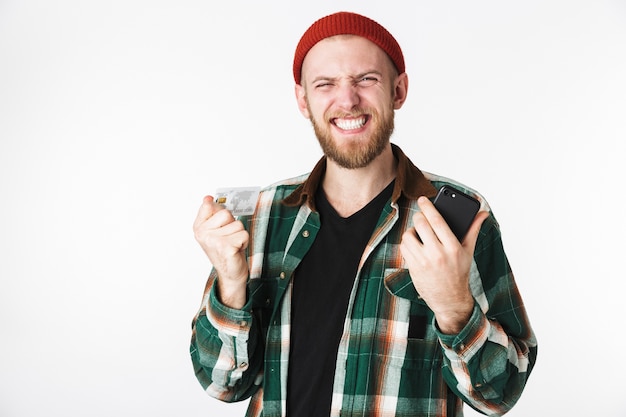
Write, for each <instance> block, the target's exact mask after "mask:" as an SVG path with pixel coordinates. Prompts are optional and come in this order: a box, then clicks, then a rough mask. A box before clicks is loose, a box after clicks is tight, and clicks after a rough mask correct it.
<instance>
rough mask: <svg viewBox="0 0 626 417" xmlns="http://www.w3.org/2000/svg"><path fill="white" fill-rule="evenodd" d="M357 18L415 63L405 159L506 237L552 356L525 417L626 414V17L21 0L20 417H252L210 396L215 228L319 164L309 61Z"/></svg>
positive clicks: (482, 2) (309, 4)
mask: <svg viewBox="0 0 626 417" xmlns="http://www.w3.org/2000/svg"><path fill="white" fill-rule="evenodd" d="M342 9H343V10H351V11H356V12H360V13H364V14H366V15H368V16H370V17H372V18H374V19H375V20H378V21H379V22H381V23H382V24H383V25H385V26H386V27H387V28H388V29H389V30H390V31H391V32H392V33H393V34H394V35H395V36H396V38H397V39H398V40H399V42H400V44H401V45H402V47H403V50H404V54H405V56H406V60H407V71H408V73H409V77H410V88H409V99H408V101H407V103H406V105H405V107H404V108H403V109H401V110H400V111H399V112H398V113H397V123H396V133H395V134H394V137H393V141H394V142H395V143H397V144H398V145H400V146H401V147H402V148H403V149H404V151H405V152H406V153H407V154H408V155H409V156H410V157H411V158H412V159H413V161H414V162H415V163H416V164H417V165H418V166H419V167H421V168H422V169H423V170H426V171H430V172H435V173H438V174H442V175H446V176H449V177H452V178H454V179H457V180H460V181H462V182H464V183H465V184H467V185H469V186H471V187H474V188H477V189H478V190H480V191H481V192H482V193H483V194H484V195H485V196H486V197H487V199H488V200H489V201H490V203H491V205H492V207H493V209H494V211H495V214H496V216H497V218H498V219H499V221H500V223H501V226H502V231H503V235H504V242H505V247H506V249H507V253H508V255H509V258H510V261H511V263H512V266H513V268H514V271H515V273H516V279H517V281H518V284H519V286H520V289H521V291H522V294H523V297H524V299H525V301H526V304H527V308H528V312H529V314H530V318H531V321H532V324H533V326H534V328H535V331H536V333H537V337H538V339H539V358H538V362H537V367H536V369H535V371H534V373H533V375H532V376H531V378H530V381H529V384H528V386H527V389H526V391H525V393H524V395H523V397H522V399H521V400H520V402H519V403H518V405H517V407H516V408H515V409H514V410H513V411H512V412H511V413H510V414H509V415H510V416H513V417H520V416H566V415H567V416H591V415H593V416H625V415H626V398H625V396H624V389H625V388H626V384H625V382H624V375H625V373H626V361H624V359H623V353H622V350H623V348H624V342H626V337H625V336H624V318H625V317H626V314H625V313H626V309H625V307H624V305H625V304H626V303H625V302H624V297H623V290H622V288H623V285H622V284H623V281H624V278H625V274H624V269H623V265H624V262H623V259H624V255H623V252H624V244H623V239H624V235H625V234H626V228H625V224H624V198H623V193H624V187H623V183H624V179H625V178H626V176H625V174H626V172H625V169H624V162H623V159H624V156H625V152H624V145H623V143H624V140H625V139H626V2H624V1H617V0H614V1H610V0H588V1H581V0H526V1H524V2H512V1H502V0H492V1H487V0H476V1H465V0H451V1H435V0H429V1H414V2H409V1H406V2H405V1H392V0H390V1H387V2H380V1H376V2H374V1H363V0H360V1H356V0H354V1H332V2H331V1H321V0H319V1H300V2H296V3H294V2H288V1H287V0H282V1H278V0H269V1H262V2H253V1H247V2H242V1H232V0H229V1H220V2H215V1H206V0H205V1H191V0H178V1H175V2H174V1H169V2H168V1H159V0H156V1H155V0H151V1H148V0H124V1H120V0H111V1H89V2H87V1H79V0H73V1H72V0H59V1H44V0H40V1H36V0H21V1H18V0H0V198H1V202H2V204H1V205H0V416H3V417H16V416H44V415H45V416H63V417H79V416H80V417H83V416H155V417H160V416H187V417H192V416H243V414H244V411H243V410H244V406H245V404H244V405H241V404H240V405H226V404H222V403H219V402H217V401H215V400H213V399H210V398H209V397H207V396H206V395H205V394H204V393H203V391H202V389H201V388H200V386H199V384H198V383H197V382H196V380H195V377H194V375H193V371H192V367H191V362H190V359H189V356H188V342H189V337H190V323H191V319H192V317H193V315H194V314H195V312H196V309H197V308H198V305H199V302H200V297H201V293H202V290H203V286H204V281H205V279H206V276H207V274H208V271H209V266H210V265H209V263H208V260H207V259H206V258H205V256H204V254H203V253H202V251H201V250H200V249H199V247H198V246H197V244H196V243H195V241H194V240H193V236H192V232H191V224H192V222H193V219H194V217H195V214H196V211H197V208H198V207H199V204H200V202H201V199H202V197H203V196H204V195H205V194H207V193H211V192H213V191H214V190H215V188H216V187H218V186H240V185H268V184H270V183H272V182H274V181H277V180H279V179H283V178H286V177H291V176H294V175H298V174H301V173H304V172H307V171H309V170H310V168H311V167H312V165H313V164H314V163H315V162H316V161H317V159H318V158H319V156H320V150H319V147H318V145H317V141H316V139H315V138H314V136H313V134H312V129H311V128H310V126H309V123H308V121H307V120H305V119H304V118H303V117H301V115H300V114H299V112H298V110H297V108H296V103H295V100H294V94H293V79H292V77H291V60H292V56H293V51H294V49H295V46H296V43H297V41H298V38H299V37H300V35H301V34H302V33H303V31H304V30H305V29H306V28H307V27H308V26H309V25H310V24H311V23H312V22H313V21H314V20H315V19H317V18H319V17H321V16H323V15H325V14H328V13H330V12H334V11H338V10H342ZM467 415H471V416H473V415H474V413H473V412H470V411H467Z"/></svg>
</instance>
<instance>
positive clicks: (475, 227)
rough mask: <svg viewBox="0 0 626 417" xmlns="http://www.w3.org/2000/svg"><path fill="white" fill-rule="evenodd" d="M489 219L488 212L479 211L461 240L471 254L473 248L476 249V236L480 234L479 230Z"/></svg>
mask: <svg viewBox="0 0 626 417" xmlns="http://www.w3.org/2000/svg"><path fill="white" fill-rule="evenodd" d="M488 217H489V212H487V211H484V210H483V211H479V212H478V214H477V215H476V217H474V221H472V224H471V225H470V228H469V230H468V231H467V234H466V235H465V238H464V239H463V246H465V247H468V248H469V249H471V252H472V253H474V248H475V247H476V241H477V240H478V234H479V233H480V228H481V227H482V225H483V223H484V222H485V220H487V218H488Z"/></svg>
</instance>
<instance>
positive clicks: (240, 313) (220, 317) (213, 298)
mask: <svg viewBox="0 0 626 417" xmlns="http://www.w3.org/2000/svg"><path fill="white" fill-rule="evenodd" d="M250 304H251V303H250V300H248V303H246V305H245V306H244V307H243V308H242V309H241V310H238V309H235V308H230V307H227V306H225V305H224V304H222V302H221V301H220V299H219V297H218V296H217V283H215V284H214V285H213V286H212V287H211V290H210V293H209V299H208V303H207V305H206V316H207V319H208V320H209V322H210V323H211V324H212V325H213V326H214V327H215V328H216V329H218V330H219V331H221V332H224V333H226V334H227V335H229V336H233V337H239V336H242V335H244V334H248V333H249V332H250V326H251V324H252V319H253V317H252V308H251V305H250Z"/></svg>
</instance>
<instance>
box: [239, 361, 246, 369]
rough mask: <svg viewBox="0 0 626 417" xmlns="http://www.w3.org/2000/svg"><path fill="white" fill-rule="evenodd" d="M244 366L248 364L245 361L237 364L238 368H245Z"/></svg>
mask: <svg viewBox="0 0 626 417" xmlns="http://www.w3.org/2000/svg"><path fill="white" fill-rule="evenodd" d="M246 366H248V364H247V363H246V362H241V363H240V364H239V367H240V368H245V367H246Z"/></svg>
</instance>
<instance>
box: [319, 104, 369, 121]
mask: <svg viewBox="0 0 626 417" xmlns="http://www.w3.org/2000/svg"><path fill="white" fill-rule="evenodd" d="M371 114H375V112H372V111H371V109H365V108H359V107H356V108H354V109H352V110H351V111H349V112H347V111H337V110H335V111H330V112H328V113H326V120H332V119H344V118H359V117H362V116H368V115H371Z"/></svg>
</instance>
